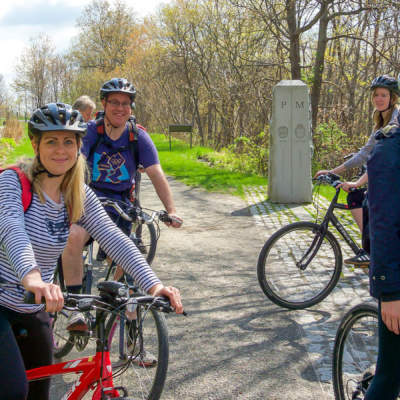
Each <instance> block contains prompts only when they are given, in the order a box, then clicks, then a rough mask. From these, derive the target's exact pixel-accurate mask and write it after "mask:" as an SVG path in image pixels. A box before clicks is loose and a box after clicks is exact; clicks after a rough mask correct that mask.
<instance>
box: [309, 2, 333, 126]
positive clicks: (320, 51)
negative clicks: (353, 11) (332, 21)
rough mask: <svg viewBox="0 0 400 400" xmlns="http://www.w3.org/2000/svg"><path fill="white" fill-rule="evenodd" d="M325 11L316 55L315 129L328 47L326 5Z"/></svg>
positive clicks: (313, 93)
mask: <svg viewBox="0 0 400 400" xmlns="http://www.w3.org/2000/svg"><path fill="white" fill-rule="evenodd" d="M321 7H324V8H325V10H324V12H323V13H322V15H321V18H320V21H319V31H318V44H317V54H316V55H315V64H314V82H313V85H312V89H311V113H312V127H313V129H315V128H316V127H317V120H318V105H319V99H320V95H321V86H322V74H323V72H324V64H325V50H326V46H327V42H328V40H327V31H328V24H329V18H328V10H327V9H326V5H325V4H322V6H321Z"/></svg>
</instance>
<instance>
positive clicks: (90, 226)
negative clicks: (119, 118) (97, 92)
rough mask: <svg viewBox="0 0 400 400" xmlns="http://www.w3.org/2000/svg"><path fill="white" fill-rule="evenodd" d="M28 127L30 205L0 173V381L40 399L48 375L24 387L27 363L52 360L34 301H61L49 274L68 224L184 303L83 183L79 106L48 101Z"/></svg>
mask: <svg viewBox="0 0 400 400" xmlns="http://www.w3.org/2000/svg"><path fill="white" fill-rule="evenodd" d="M28 131H29V137H30V138H31V142H32V146H33V149H34V152H35V158H34V160H33V162H31V163H23V164H21V165H20V167H21V169H22V170H23V171H25V174H26V176H27V178H28V179H29V181H30V183H31V188H32V200H31V203H30V206H29V208H28V209H26V210H25V211H24V207H23V202H22V188H21V181H20V180H19V177H18V174H16V173H15V171H14V170H11V169H9V170H5V171H3V172H2V173H1V174H0V282H1V285H0V340H1V342H2V346H0V359H1V360H2V362H1V363H0V384H1V387H2V394H1V398H2V399H13V400H19V399H21V400H23V399H26V398H28V399H30V400H31V399H40V400H46V399H49V387H50V382H49V380H44V381H36V382H30V383H29V388H28V383H27V380H26V374H25V369H31V368H36V367H39V366H42V365H48V364H50V363H51V362H52V348H53V341H52V335H51V327H50V323H49V316H48V314H47V313H46V312H45V310H44V306H43V305H41V304H40V300H41V298H42V297H44V298H45V299H46V311H48V312H55V311H59V310H61V308H62V307H63V296H62V293H61V290H60V288H59V286H57V285H55V284H53V283H52V281H53V275H54V271H55V268H56V265H57V260H58V258H59V257H60V255H61V253H62V251H63V249H64V247H65V245H66V242H67V239H68V235H69V229H70V225H71V223H73V222H79V223H80V224H81V225H82V226H84V228H85V229H86V230H87V231H88V232H89V233H90V234H91V235H92V237H93V238H94V239H95V240H96V241H98V242H99V243H100V244H101V246H102V247H103V248H104V249H106V251H107V254H110V256H111V257H112V258H113V259H115V260H116V261H117V262H118V264H119V265H121V266H122V267H123V268H124V269H125V270H126V271H127V272H128V273H129V274H130V275H132V276H133V277H134V278H135V280H136V281H137V283H138V284H139V286H140V287H141V288H142V289H143V290H144V291H146V292H148V293H149V294H151V295H165V296H167V297H169V299H170V301H171V305H172V306H173V307H174V308H175V309H176V312H177V313H181V312H182V311H183V310H182V303H181V300H180V294H179V291H178V289H175V288H173V287H164V286H163V285H162V283H161V282H160V280H159V279H158V278H157V276H156V275H155V274H154V272H153V271H152V270H151V268H150V266H149V265H148V264H147V262H146V261H145V259H144V258H143V256H142V254H141V253H140V251H139V250H138V249H137V248H136V247H135V245H134V244H133V243H132V241H131V240H129V238H128V237H127V236H126V235H124V234H123V233H122V232H121V231H120V230H119V229H118V228H117V227H116V225H115V224H114V222H113V221H112V220H111V219H110V217H109V216H108V215H107V213H106V212H105V211H104V209H103V207H102V205H101V204H100V202H99V200H98V198H97V196H96V195H95V194H94V193H93V191H92V190H91V189H90V188H89V187H88V186H86V185H85V183H84V172H85V160H84V159H83V157H82V155H81V154H80V150H79V149H80V145H81V139H82V137H83V136H84V135H85V133H86V124H84V123H83V121H82V118H81V115H80V113H79V112H78V111H77V110H72V108H71V107H70V106H69V105H66V104H63V103H52V104H48V105H46V106H44V107H41V108H39V109H37V110H36V111H35V112H34V113H33V115H32V117H31V119H30V121H29V122H28ZM25 290H27V291H31V292H33V293H34V294H35V301H36V304H35V305H28V304H24V302H23V298H24V291H25ZM21 331H24V332H25V333H24V335H20V332H21Z"/></svg>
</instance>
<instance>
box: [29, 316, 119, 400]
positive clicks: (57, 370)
mask: <svg viewBox="0 0 400 400" xmlns="http://www.w3.org/2000/svg"><path fill="white" fill-rule="evenodd" d="M96 321H98V323H97V325H96V332H97V337H98V339H97V344H96V355H95V356H89V357H83V358H77V359H74V360H70V361H65V362H62V363H57V364H53V365H47V366H44V367H39V368H34V369H30V370H27V371H26V375H27V379H28V381H34V380H39V379H46V378H50V377H52V376H56V375H64V374H71V373H76V374H81V376H80V377H79V378H78V379H77V381H76V382H75V383H74V384H73V385H72V387H71V388H70V389H69V390H68V391H67V393H65V395H64V396H63V397H62V400H80V399H82V398H83V396H84V395H85V394H86V393H87V392H88V391H89V390H92V389H94V388H95V386H96V384H97V386H96V388H95V389H94V393H93V396H92V399H93V400H101V399H104V395H107V396H110V397H118V396H119V392H118V390H121V391H122V392H125V389H124V388H116V387H114V384H113V376H112V365H111V361H110V351H109V344H108V338H109V336H110V332H109V331H108V332H106V331H105V312H104V311H102V310H100V311H99V310H98V311H96Z"/></svg>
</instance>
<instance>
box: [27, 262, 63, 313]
mask: <svg viewBox="0 0 400 400" xmlns="http://www.w3.org/2000/svg"><path fill="white" fill-rule="evenodd" d="M21 282H22V284H23V285H24V287H25V289H26V290H27V291H29V292H32V293H34V294H35V303H36V304H41V303H42V298H43V297H44V298H45V299H46V311H47V312H55V311H60V310H61V309H62V308H63V306H64V297H63V294H62V292H61V289H60V287H59V286H58V285H55V284H53V283H46V282H43V280H42V277H41V275H40V271H39V270H38V269H34V270H32V271H30V272H28V273H27V274H26V275H25V276H24V277H23V278H22V281H21Z"/></svg>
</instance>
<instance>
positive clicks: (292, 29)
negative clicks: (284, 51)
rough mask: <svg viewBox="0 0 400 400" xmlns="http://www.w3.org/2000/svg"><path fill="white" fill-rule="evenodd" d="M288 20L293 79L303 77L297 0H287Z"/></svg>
mask: <svg viewBox="0 0 400 400" xmlns="http://www.w3.org/2000/svg"><path fill="white" fill-rule="evenodd" d="M286 22H287V25H288V30H289V43H290V49H289V59H290V71H291V74H292V79H301V69H300V35H299V33H298V30H297V20H296V0H286Z"/></svg>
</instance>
